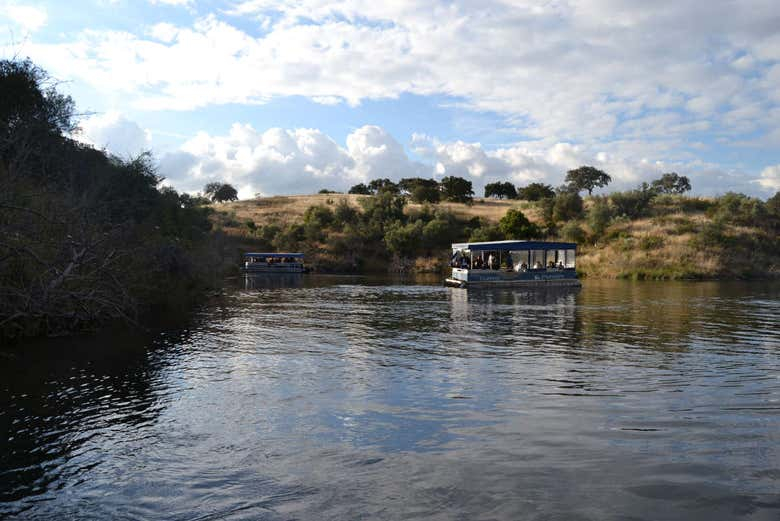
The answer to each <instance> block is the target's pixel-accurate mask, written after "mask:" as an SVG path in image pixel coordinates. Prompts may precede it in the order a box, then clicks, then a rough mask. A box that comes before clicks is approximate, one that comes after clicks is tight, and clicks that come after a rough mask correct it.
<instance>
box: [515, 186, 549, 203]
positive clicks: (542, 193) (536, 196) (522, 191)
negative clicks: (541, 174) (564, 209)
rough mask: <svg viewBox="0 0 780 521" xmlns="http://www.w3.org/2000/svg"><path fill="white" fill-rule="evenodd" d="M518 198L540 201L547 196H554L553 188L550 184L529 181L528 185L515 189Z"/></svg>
mask: <svg viewBox="0 0 780 521" xmlns="http://www.w3.org/2000/svg"><path fill="white" fill-rule="evenodd" d="M517 197H518V199H525V200H526V201H540V200H542V199H546V198H548V197H555V190H553V188H552V186H550V185H546V184H544V183H531V184H529V185H528V186H525V187H523V188H519V189H518V190H517Z"/></svg>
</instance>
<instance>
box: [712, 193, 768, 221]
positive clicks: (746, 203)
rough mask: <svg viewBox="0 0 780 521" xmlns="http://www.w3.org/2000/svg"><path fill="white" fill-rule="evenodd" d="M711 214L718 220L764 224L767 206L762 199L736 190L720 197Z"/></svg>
mask: <svg viewBox="0 0 780 521" xmlns="http://www.w3.org/2000/svg"><path fill="white" fill-rule="evenodd" d="M709 214H710V216H711V217H712V218H713V219H714V220H716V221H718V222H721V223H728V224H736V225H740V226H764V225H765V224H766V219H767V211H766V206H765V205H764V203H763V202H762V201H761V200H760V199H756V198H755V197H748V196H747V195H744V194H738V193H734V192H729V193H727V194H726V195H723V196H721V197H719V198H718V199H717V200H716V201H715V206H714V207H712V208H710V211H709Z"/></svg>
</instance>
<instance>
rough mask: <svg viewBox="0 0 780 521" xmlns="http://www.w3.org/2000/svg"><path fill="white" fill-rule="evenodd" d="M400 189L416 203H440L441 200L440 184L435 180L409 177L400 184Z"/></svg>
mask: <svg viewBox="0 0 780 521" xmlns="http://www.w3.org/2000/svg"><path fill="white" fill-rule="evenodd" d="M398 187H399V189H400V190H401V192H402V193H404V194H406V195H409V196H410V198H411V199H412V201H413V202H415V203H438V202H439V199H441V192H440V190H439V183H438V182H437V181H436V180H435V179H423V178H421V177H407V178H404V179H401V180H400V181H399V182H398Z"/></svg>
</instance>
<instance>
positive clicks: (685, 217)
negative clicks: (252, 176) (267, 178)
mask: <svg viewBox="0 0 780 521" xmlns="http://www.w3.org/2000/svg"><path fill="white" fill-rule="evenodd" d="M212 207H213V208H214V210H215V211H214V213H212V215H211V218H212V220H213V221H214V223H215V226H217V227H218V228H219V229H221V230H223V231H224V233H225V234H226V235H227V236H229V237H232V238H234V239H235V240H236V241H238V243H239V244H240V245H241V247H242V248H243V249H244V251H248V250H250V249H256V250H271V251H274V250H279V251H282V250H284V251H293V250H295V251H302V252H304V253H305V254H306V256H307V257H306V258H307V263H308V264H309V265H311V266H312V268H313V269H314V270H315V271H319V272H329V273H333V272H346V273H377V272H404V273H441V274H444V273H446V271H447V269H448V260H449V255H450V251H449V246H450V244H451V243H452V242H465V241H467V240H470V241H480V240H501V239H505V238H521V239H529V238H541V239H550V240H554V239H563V240H567V241H573V242H577V244H578V248H579V257H578V264H577V271H578V272H579V273H580V274H581V276H583V277H585V278H608V279H630V280H712V279H756V278H777V277H780V241H778V232H779V231H780V196H778V195H775V196H774V197H772V198H770V199H769V200H768V201H761V200H759V199H757V198H752V197H748V196H745V195H742V194H735V193H728V194H725V195H723V196H719V197H692V196H686V195H682V194H658V193H652V191H651V190H650V189H649V188H648V187H646V186H645V187H644V188H643V187H640V188H638V189H636V190H632V191H628V192H613V193H612V194H609V195H604V196H586V197H584V198H581V197H580V196H579V195H578V194H570V193H554V195H552V196H551V197H544V198H541V199H539V200H536V201H529V200H517V199H494V198H473V200H471V201H469V202H467V203H459V202H438V203H427V202H423V203H415V202H413V201H412V200H410V199H409V197H408V196H404V195H399V194H393V193H377V194H374V195H364V194H337V193H333V192H330V193H322V194H316V195H297V196H274V197H260V198H256V199H252V200H244V201H235V202H227V203H221V204H215V205H213V206H212Z"/></svg>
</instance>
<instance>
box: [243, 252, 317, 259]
mask: <svg viewBox="0 0 780 521" xmlns="http://www.w3.org/2000/svg"><path fill="white" fill-rule="evenodd" d="M244 257H245V258H247V259H251V258H261V259H269V258H270V259H281V258H293V259H302V258H303V253H245V254H244Z"/></svg>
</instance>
